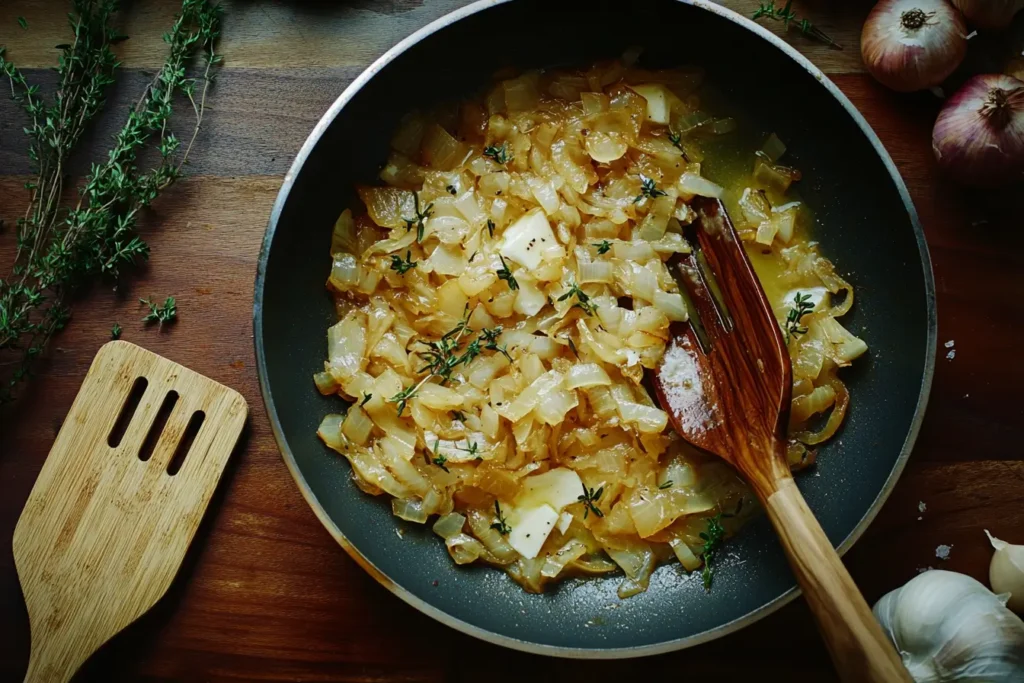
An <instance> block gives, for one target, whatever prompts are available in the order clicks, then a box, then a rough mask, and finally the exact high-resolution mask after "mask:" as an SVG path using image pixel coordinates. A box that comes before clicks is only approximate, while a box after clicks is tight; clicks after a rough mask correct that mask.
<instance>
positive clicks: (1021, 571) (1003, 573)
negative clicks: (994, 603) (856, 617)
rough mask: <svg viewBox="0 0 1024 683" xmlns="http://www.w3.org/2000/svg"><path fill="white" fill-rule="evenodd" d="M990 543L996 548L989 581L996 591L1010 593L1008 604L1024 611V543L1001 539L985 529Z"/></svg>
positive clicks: (989, 570) (1020, 611)
mask: <svg viewBox="0 0 1024 683" xmlns="http://www.w3.org/2000/svg"><path fill="white" fill-rule="evenodd" d="M985 535H986V536H988V540H989V543H991V544H992V547H993V548H995V553H993V555H992V562H991V563H990V564H989V566H988V582H989V585H991V586H992V591H993V592H995V593H1007V594H1009V596H1010V597H1009V600H1008V601H1007V602H1006V606H1007V607H1009V608H1010V609H1012V610H1013V611H1014V612H1017V613H1018V614H1021V613H1024V545H1014V544H1012V543H1007V542H1006V541H1003V540H1000V539H998V538H996V537H995V536H993V535H992V534H990V533H989V532H988V529H985Z"/></svg>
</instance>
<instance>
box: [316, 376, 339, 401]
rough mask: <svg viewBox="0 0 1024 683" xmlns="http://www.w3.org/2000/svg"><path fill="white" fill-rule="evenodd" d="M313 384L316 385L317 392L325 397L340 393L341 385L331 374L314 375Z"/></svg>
mask: <svg viewBox="0 0 1024 683" xmlns="http://www.w3.org/2000/svg"><path fill="white" fill-rule="evenodd" d="M313 383H314V384H316V390H317V391H319V392H320V393H321V394H323V395H324V396H330V395H331V394H336V393H338V386H339V385H338V383H337V382H336V381H335V380H334V377H332V376H331V373H329V372H317V373H314V374H313Z"/></svg>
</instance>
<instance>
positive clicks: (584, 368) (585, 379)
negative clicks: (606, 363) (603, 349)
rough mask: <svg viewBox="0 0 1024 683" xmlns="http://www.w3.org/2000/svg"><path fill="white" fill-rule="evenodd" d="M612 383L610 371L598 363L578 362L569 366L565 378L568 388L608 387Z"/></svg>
mask: <svg viewBox="0 0 1024 683" xmlns="http://www.w3.org/2000/svg"><path fill="white" fill-rule="evenodd" d="M611 383H612V380H611V378H609V377H608V373H607V372H605V371H604V368H602V367H601V366H600V365H598V364H597V363H577V364H576V365H573V366H572V367H571V368H569V373H568V375H567V376H566V379H565V387H566V388H567V389H587V388H589V387H606V386H608V385H610V384H611Z"/></svg>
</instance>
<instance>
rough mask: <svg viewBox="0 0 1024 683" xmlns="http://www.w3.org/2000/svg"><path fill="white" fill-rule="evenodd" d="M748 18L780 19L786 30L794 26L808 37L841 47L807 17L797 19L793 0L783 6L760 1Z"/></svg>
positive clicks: (839, 48) (838, 48)
mask: <svg viewBox="0 0 1024 683" xmlns="http://www.w3.org/2000/svg"><path fill="white" fill-rule="evenodd" d="M750 18H751V19H754V20H755V21H756V20H758V19H762V18H764V19H773V20H775V21H781V22H782V24H783V26H785V27H786V29H787V30H789V29H792V28H796V30H798V31H800V33H802V34H803V35H805V36H807V37H808V38H812V39H814V40H817V41H819V42H822V43H825V44H826V45H828V46H829V47H834V48H835V49H837V50H842V49H843V46H842V45H840V44H839V43H837V42H836V41H834V40H833V39H832V37H831V36H830V35H828V34H827V33H825V32H824V31H822V30H821V29H820V28H818V27H817V26H815V25H814V24H812V23H811V22H810V20H809V19H797V18H796V11H795V10H794V9H793V0H787V2H786V5H785V6H784V7H776V6H775V0H771V1H770V2H762V3H761V4H760V6H758V8H757V9H756V10H754V13H753V14H752V15H750Z"/></svg>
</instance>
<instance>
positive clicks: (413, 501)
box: [391, 498, 430, 524]
mask: <svg viewBox="0 0 1024 683" xmlns="http://www.w3.org/2000/svg"><path fill="white" fill-rule="evenodd" d="M391 512H392V513H393V514H394V515H395V517H399V518H401V519H404V520H405V521H407V522H414V523H416V524H425V523H426V521H427V518H428V517H430V515H428V514H427V511H426V510H425V509H424V505H423V501H422V500H420V499H419V498H392V499H391Z"/></svg>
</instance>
